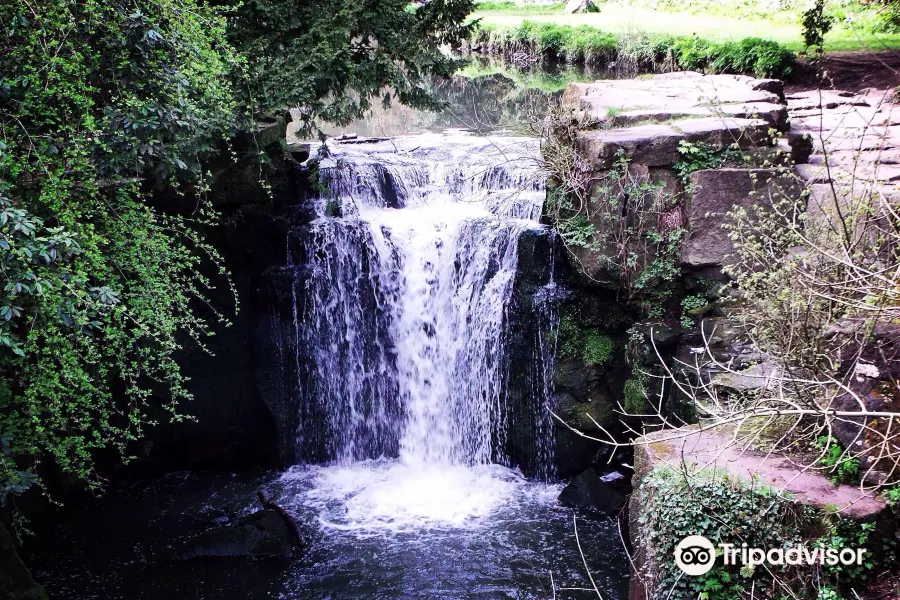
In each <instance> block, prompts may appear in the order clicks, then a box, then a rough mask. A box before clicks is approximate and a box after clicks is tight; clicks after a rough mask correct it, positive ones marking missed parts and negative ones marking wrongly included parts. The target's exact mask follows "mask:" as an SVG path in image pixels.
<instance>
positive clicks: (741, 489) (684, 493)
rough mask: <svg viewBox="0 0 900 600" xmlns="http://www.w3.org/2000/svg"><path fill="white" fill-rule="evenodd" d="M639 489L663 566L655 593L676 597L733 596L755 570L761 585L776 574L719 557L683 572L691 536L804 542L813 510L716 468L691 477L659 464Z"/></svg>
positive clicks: (712, 599)
mask: <svg viewBox="0 0 900 600" xmlns="http://www.w3.org/2000/svg"><path fill="white" fill-rule="evenodd" d="M636 493H637V494H638V495H639V499H640V502H641V505H642V506H643V512H642V516H641V517H640V519H639V523H640V528H641V532H642V534H643V535H644V536H645V538H646V539H647V540H648V542H649V546H648V547H649V548H650V551H651V552H652V560H653V563H654V564H655V565H656V566H657V567H658V568H659V570H660V572H659V575H658V577H657V579H656V582H655V584H656V589H655V590H654V591H652V592H651V595H652V596H653V597H659V598H672V599H673V600H696V599H697V598H704V599H708V600H733V599H734V598H739V597H743V596H742V593H744V592H747V591H748V590H749V587H750V578H751V577H752V578H753V580H755V582H756V586H757V589H762V587H763V586H764V585H765V582H766V581H768V580H770V579H771V578H770V576H769V575H768V574H767V573H766V572H765V571H764V570H762V569H760V570H758V571H756V572H755V573H754V572H749V571H748V569H741V568H739V567H738V566H737V565H730V566H728V567H726V566H725V565H724V564H723V563H722V561H721V560H718V561H717V562H716V564H715V566H714V567H713V569H712V570H711V571H709V572H708V573H706V574H705V575H702V576H700V577H683V576H682V573H681V571H680V570H679V569H678V567H677V566H676V565H675V562H674V560H672V557H673V556H674V554H675V546H676V545H677V544H678V542H680V541H681V540H682V539H684V538H685V537H687V536H689V535H702V536H704V537H706V538H707V539H708V540H710V541H711V542H712V543H713V545H716V546H717V545H718V544H719V543H720V542H723V543H732V544H735V543H736V544H738V545H740V544H741V543H743V542H746V543H747V544H748V545H749V546H751V547H760V548H780V547H782V546H784V545H787V544H792V543H798V542H800V541H801V540H802V539H803V536H802V534H803V532H804V531H805V530H806V528H807V526H808V524H809V522H811V519H812V517H813V515H812V513H811V512H810V511H805V510H800V509H798V508H797V507H795V506H793V505H792V504H791V502H790V500H789V499H787V498H786V497H784V496H781V495H776V494H773V493H772V492H770V491H769V490H767V489H766V488H750V487H748V486H747V485H746V484H744V483H742V482H739V481H735V480H733V479H730V478H729V477H727V476H725V475H722V474H719V473H717V472H715V471H704V472H702V473H700V474H697V475H691V476H689V477H688V479H686V476H685V474H684V473H682V472H677V471H675V470H672V469H669V468H664V467H657V468H654V469H653V470H652V471H651V472H650V473H648V474H647V476H646V477H644V479H643V481H642V482H641V483H640V485H639V488H638V490H637V492H636ZM742 571H743V572H742Z"/></svg>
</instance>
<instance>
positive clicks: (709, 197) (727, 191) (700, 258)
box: [681, 169, 802, 267]
mask: <svg viewBox="0 0 900 600" xmlns="http://www.w3.org/2000/svg"><path fill="white" fill-rule="evenodd" d="M690 187H691V195H690V197H689V198H688V203H687V209H686V217H687V222H688V229H689V231H690V233H689V235H688V238H687V240H686V241H685V243H684V246H683V247H682V252H681V262H682V264H684V265H687V266H691V267H708V266H721V265H724V264H727V261H728V255H729V254H731V253H733V252H734V245H733V244H732V243H731V240H730V239H728V231H727V230H726V229H725V228H724V227H723V225H724V224H725V223H726V222H727V219H726V215H727V213H729V212H730V211H732V210H734V209H735V208H750V207H753V206H765V205H767V204H768V203H769V202H770V199H771V198H779V199H780V198H783V197H788V198H794V199H798V200H799V199H800V197H801V192H802V187H801V186H800V184H799V182H797V180H796V179H794V178H792V177H785V176H780V175H779V172H778V171H777V170H776V169H709V170H703V171H697V172H695V173H692V174H691V179H690Z"/></svg>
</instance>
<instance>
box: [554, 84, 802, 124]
mask: <svg viewBox="0 0 900 600" xmlns="http://www.w3.org/2000/svg"><path fill="white" fill-rule="evenodd" d="M779 84H780V82H777V81H775V80H771V79H754V78H752V77H746V76H741V75H703V74H701V73H693V72H680V73H666V74H661V75H654V76H652V77H643V78H637V79H627V80H606V81H597V82H594V83H572V84H569V86H568V87H567V88H566V90H565V92H564V93H563V104H564V105H565V106H567V107H569V108H571V109H573V110H578V111H582V112H583V113H584V114H586V115H587V116H589V117H592V118H594V119H595V120H597V121H601V122H605V121H608V120H609V119H613V118H615V117H616V116H617V115H619V114H628V115H629V117H628V118H629V119H630V121H640V120H653V121H665V120H667V119H671V118H673V117H678V116H694V115H699V116H703V115H705V114H720V115H721V114H724V115H731V116H735V117H741V118H746V117H750V116H752V115H754V114H759V115H761V116H762V115H763V114H765V115H767V116H766V117H764V118H767V119H769V120H771V122H772V123H780V124H784V122H785V121H784V119H785V114H784V112H783V110H782V109H781V108H783V107H781V105H782V101H781V95H782V93H783V92H782V88H781V87H780V85H779ZM779 107H781V108H779Z"/></svg>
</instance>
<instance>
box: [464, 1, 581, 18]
mask: <svg viewBox="0 0 900 600" xmlns="http://www.w3.org/2000/svg"><path fill="white" fill-rule="evenodd" d="M565 7H566V4H565V2H555V3H552V4H524V5H523V4H522V3H521V2H513V1H512V0H482V1H481V2H478V3H477V4H476V5H475V10H477V11H479V12H514V13H516V14H522V13H526V14H532V15H533V14H553V13H558V12H562V10H563V9H564V8H565Z"/></svg>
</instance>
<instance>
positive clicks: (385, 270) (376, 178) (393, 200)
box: [283, 134, 555, 532]
mask: <svg viewBox="0 0 900 600" xmlns="http://www.w3.org/2000/svg"><path fill="white" fill-rule="evenodd" d="M332 151H333V152H334V156H333V157H332V158H331V159H330V160H328V161H325V162H323V165H322V170H321V173H322V178H323V179H324V180H325V182H327V187H328V190H329V193H328V194H327V195H326V196H325V197H324V198H323V199H322V201H321V203H322V204H321V207H320V209H321V210H322V212H323V214H327V212H328V211H327V209H328V208H329V207H330V210H331V211H332V212H335V211H336V206H339V213H340V215H339V216H322V217H320V218H319V219H317V220H316V221H315V222H314V223H313V225H312V231H311V234H310V235H309V236H307V242H306V243H307V247H306V248H305V249H304V250H305V252H304V254H305V255H306V256H307V257H308V259H307V260H308V264H307V266H308V267H309V269H310V272H311V273H312V276H311V277H310V279H309V281H308V283H307V285H306V291H305V293H306V297H307V301H306V304H305V308H304V310H303V311H302V312H303V314H302V319H303V323H302V326H301V327H302V328H304V331H305V339H304V340H302V341H301V344H304V345H305V346H306V347H308V348H309V349H310V350H311V357H310V358H311V360H310V362H311V370H310V374H309V378H308V381H307V390H306V399H305V402H306V403H307V404H306V405H305V408H304V410H305V412H306V413H307V414H318V415H322V418H321V422H316V421H312V420H309V419H307V420H306V422H303V423H301V426H300V430H299V431H298V445H299V446H300V447H302V446H303V444H305V443H309V440H311V439H313V438H318V437H323V432H322V431H319V428H324V429H325V432H324V438H325V439H326V440H327V441H326V444H325V446H326V452H327V456H328V458H330V460H331V461H332V464H331V465H330V466H327V467H296V468H294V469H292V470H291V471H289V472H287V473H286V474H285V475H284V477H283V479H284V480H285V482H286V483H287V482H296V481H298V480H300V481H302V482H303V486H302V487H304V488H305V489H306V490H307V491H306V492H305V497H304V498H303V499H302V500H301V501H300V503H301V504H304V505H306V506H307V507H316V508H317V510H318V512H319V515H320V516H319V519H320V521H321V522H322V524H323V525H325V526H329V527H333V528H337V529H349V530H354V531H359V532H371V531H373V530H385V531H406V530H409V529H410V528H422V527H427V528H432V527H440V528H444V527H451V528H458V527H469V526H479V525H480V524H483V523H484V522H485V521H486V520H487V519H489V518H490V515H491V514H492V513H493V512H494V511H495V510H496V509H498V508H499V507H501V506H509V505H510V504H511V503H513V504H514V503H517V502H521V501H524V499H525V498H526V497H527V498H529V499H530V501H534V500H535V499H536V498H540V500H541V501H542V502H543V501H551V500H552V499H554V498H555V489H554V488H548V487H547V486H544V485H542V484H533V483H529V482H527V481H526V480H525V479H524V478H523V477H522V476H521V474H520V473H518V472H517V471H514V470H512V469H509V468H506V467H503V466H500V465H499V464H497V463H504V462H506V457H505V455H504V443H505V440H506V435H507V409H506V407H505V406H504V405H503V401H504V392H505V386H506V382H507V375H508V373H507V371H508V366H509V365H508V364H507V356H506V354H505V351H504V347H503V345H504V344H503V334H504V326H505V319H506V316H507V315H506V311H507V310H508V306H509V302H510V298H511V294H512V289H513V284H514V281H515V276H516V271H517V266H518V252H517V250H518V240H519V236H520V235H521V234H522V232H524V231H525V230H527V229H529V228H537V227H540V225H539V224H538V223H537V219H538V218H539V216H540V212H541V203H542V201H543V198H544V192H543V181H542V180H541V179H540V177H539V175H538V171H537V161H536V155H537V152H538V146H537V142H536V140H531V139H526V138H509V137H507V138H504V137H497V138H493V139H485V138H480V137H476V136H471V135H467V134H444V135H437V134H428V135H421V136H411V137H408V138H398V139H395V140H393V141H391V142H383V143H378V144H372V145H358V146H356V145H354V146H349V145H334V146H332ZM538 358H543V359H546V357H538ZM542 391H543V392H544V393H546V394H547V395H549V390H548V388H546V387H544V389H543V390H542ZM543 400H544V401H546V398H544V399H543ZM310 405H314V406H312V407H310ZM545 416H546V415H545V414H538V415H535V420H536V421H541V420H542V419H544V418H545ZM311 430H312V431H311ZM544 445H546V444H544Z"/></svg>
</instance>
